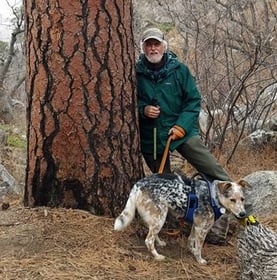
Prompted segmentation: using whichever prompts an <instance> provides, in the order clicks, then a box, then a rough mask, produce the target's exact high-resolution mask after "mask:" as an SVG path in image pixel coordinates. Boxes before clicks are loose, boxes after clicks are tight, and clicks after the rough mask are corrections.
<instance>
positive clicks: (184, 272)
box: [0, 198, 277, 280]
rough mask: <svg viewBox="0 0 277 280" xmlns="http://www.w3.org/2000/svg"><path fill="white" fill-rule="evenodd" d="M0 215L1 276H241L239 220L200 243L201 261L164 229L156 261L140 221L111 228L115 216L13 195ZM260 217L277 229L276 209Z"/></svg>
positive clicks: (63, 279) (182, 238) (150, 279)
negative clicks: (226, 232) (215, 240)
mask: <svg viewBox="0 0 277 280" xmlns="http://www.w3.org/2000/svg"><path fill="white" fill-rule="evenodd" d="M0 215H1V221H0V248H1V258H0V279H7V280H12V279H16V280H17V279H20V280H33V279H37V280H41V279H43V280H48V279H49V280H50V279H51V280H55V279H59V280H67V279H68V280H75V279H76V280H77V279H78V280H79V279H80V280H85V279H93V280H112V279H114V280H142V279H143V280H145V279H147V280H156V279H157V280H158V279H159V280H173V279H174V280H181V279H182V280H183V279H188V280H198V279H199V280H200V279H201V280H203V279H207V280H209V279H211V280H217V279H218V280H222V279H224V280H225V279H226V280H235V279H239V266H238V260H237V249H236V236H237V233H238V231H239V230H243V229H242V228H240V227H239V226H238V227H237V230H236V231H235V233H234V234H233V236H232V237H231V238H230V240H229V242H228V243H227V244H225V245H213V244H207V243H206V244H205V245H204V248H203V256H204V258H206V259H207V261H208V265H206V266H203V265H199V264H198V263H197V262H196V261H195V260H194V258H193V257H192V255H191V254H190V253H189V252H188V250H187V248H186V247H185V246H184V245H185V244H186V241H187V235H186V234H181V233H180V234H178V235H176V236H171V235H169V234H168V233H169V231H168V229H164V230H162V232H161V235H160V236H161V238H162V239H164V240H165V241H166V242H167V246H166V247H163V248H158V250H159V252H160V253H162V254H164V255H165V256H166V259H165V260H164V261H162V262H158V261H155V260H154V259H153V257H152V256H151V254H150V253H149V252H148V251H147V249H146V247H145V245H144V238H145V234H146V229H145V227H144V226H143V225H142V224H141V223H140V221H137V222H138V223H136V222H133V223H132V225H131V226H129V227H128V228H127V230H125V231H123V232H115V231H114V230H113V224H114V219H111V218H107V217H99V216H94V215H92V214H90V213H88V212H85V211H82V210H73V209H63V208H59V209H56V208H46V207H39V208H33V209H29V208H25V207H23V206H22V203H21V202H20V200H18V199H16V198H10V207H9V208H8V209H6V210H3V209H2V210H1V211H0ZM259 220H260V221H262V222H263V224H265V225H267V226H269V227H270V228H272V229H273V230H277V215H275V216H272V217H270V218H269V219H268V218H267V219H259ZM233 223H234V222H233ZM239 228H240V229H239Z"/></svg>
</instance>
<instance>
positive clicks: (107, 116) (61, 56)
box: [24, 0, 143, 216]
mask: <svg viewBox="0 0 277 280" xmlns="http://www.w3.org/2000/svg"><path fill="white" fill-rule="evenodd" d="M25 11H26V53H27V57H26V91H27V95H28V108H27V128H28V131H27V133H28V134H27V137H28V151H27V171H26V186H25V199H24V200H25V204H26V205H29V206H31V207H34V206H39V205H47V206H64V207H77V208H81V209H87V210H89V211H91V212H92V213H95V214H105V215H111V216H114V215H115V214H116V212H118V210H119V208H121V207H122V205H123V204H124V202H125V199H126V196H127V195H128V193H129V190H130V187H131V185H132V183H134V182H135V181H136V180H137V179H139V178H140V177H141V176H142V175H143V169H142V161H141V157H140V154H139V137H138V133H139V132H138V131H139V130H138V123H137V112H136V89H135V82H134V77H135V73H134V59H135V58H134V42H133V34H132V3H131V1H119V0H109V1H104V0H87V1H69V0H55V1H54V0H49V1H45V0H36V1H31V0H26V1H25Z"/></svg>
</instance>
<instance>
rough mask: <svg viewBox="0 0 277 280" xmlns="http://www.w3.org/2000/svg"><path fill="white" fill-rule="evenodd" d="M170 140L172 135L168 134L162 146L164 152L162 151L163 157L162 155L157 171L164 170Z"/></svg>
mask: <svg viewBox="0 0 277 280" xmlns="http://www.w3.org/2000/svg"><path fill="white" fill-rule="evenodd" d="M171 140H172V136H171V135H169V137H168V139H167V141H166V145H165V148H164V153H163V157H162V161H161V164H160V167H159V171H158V173H163V171H164V166H165V162H166V158H167V155H168V151H169V146H170V142H171Z"/></svg>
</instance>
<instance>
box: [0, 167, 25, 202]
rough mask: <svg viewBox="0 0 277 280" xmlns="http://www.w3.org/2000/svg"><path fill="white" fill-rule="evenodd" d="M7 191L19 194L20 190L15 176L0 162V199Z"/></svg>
mask: <svg viewBox="0 0 277 280" xmlns="http://www.w3.org/2000/svg"><path fill="white" fill-rule="evenodd" d="M7 193H11V194H20V193H21V190H20V187H19V185H18V183H17V182H16V180H15V178H14V177H13V176H12V175H11V174H10V173H9V172H8V170H7V169H6V168H5V166H4V165H2V164H0V200H1V198H2V197H3V196H4V195H5V194H7Z"/></svg>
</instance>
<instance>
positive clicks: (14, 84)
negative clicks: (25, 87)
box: [0, 2, 25, 123]
mask: <svg viewBox="0 0 277 280" xmlns="http://www.w3.org/2000/svg"><path fill="white" fill-rule="evenodd" d="M7 3H8V2H7ZM10 8H11V11H12V14H13V16H14V17H13V19H12V20H11V25H12V32H11V36H10V41H9V42H3V41H0V121H2V122H4V123H9V122H11V121H13V120H14V119H15V118H14V115H15V114H14V110H13V108H14V105H17V104H20V105H21V106H22V107H24V104H23V101H24V97H23V98H22V97H21V94H18V93H17V90H18V88H19V87H20V86H21V85H22V84H23V82H24V80H25V71H24V66H23V64H24V63H23V61H24V55H23V53H24V51H23V47H22V42H23V36H22V34H23V32H24V15H23V11H22V7H16V6H11V5H10ZM19 69H20V70H19Z"/></svg>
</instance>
